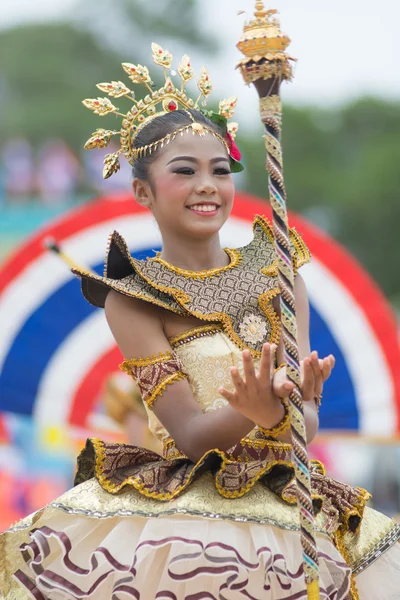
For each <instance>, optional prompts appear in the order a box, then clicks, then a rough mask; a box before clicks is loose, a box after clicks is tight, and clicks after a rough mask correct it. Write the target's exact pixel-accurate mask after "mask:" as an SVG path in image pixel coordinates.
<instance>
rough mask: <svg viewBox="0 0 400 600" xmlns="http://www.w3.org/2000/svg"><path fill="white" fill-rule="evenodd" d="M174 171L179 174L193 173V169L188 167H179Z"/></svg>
mask: <svg viewBox="0 0 400 600" xmlns="http://www.w3.org/2000/svg"><path fill="white" fill-rule="evenodd" d="M174 173H179V174H180V175H193V173H194V171H193V169H190V168H189V167H182V168H181V169H177V170H176V171H174Z"/></svg>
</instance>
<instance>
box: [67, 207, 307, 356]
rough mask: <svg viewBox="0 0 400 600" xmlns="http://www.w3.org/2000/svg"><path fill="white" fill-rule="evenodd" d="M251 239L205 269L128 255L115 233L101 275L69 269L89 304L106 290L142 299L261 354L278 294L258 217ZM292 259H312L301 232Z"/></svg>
mask: <svg viewBox="0 0 400 600" xmlns="http://www.w3.org/2000/svg"><path fill="white" fill-rule="evenodd" d="M253 231H254V238H253V240H252V241H251V242H250V244H248V245H247V246H244V247H243V248H238V249H232V248H227V249H226V253H227V255H228V257H229V259H230V262H229V264H228V265H227V266H225V267H222V268H219V269H210V270H208V271H186V270H184V269H180V268H178V267H175V266H173V265H170V264H169V263H167V262H165V261H164V260H162V259H161V258H160V257H159V256H156V257H154V258H150V259H147V260H137V259H134V258H133V257H131V255H130V253H129V250H128V248H127V245H126V243H125V241H124V240H123V238H122V237H121V236H120V235H119V234H118V233H117V232H114V233H113V234H112V236H111V239H110V246H109V251H108V255H107V260H106V266H105V277H99V276H96V275H91V274H89V273H87V272H85V271H79V270H73V272H74V273H75V274H76V275H77V276H79V277H80V278H81V279H82V291H83V294H84V296H85V297H86V298H87V300H88V301H89V302H91V303H92V304H95V305H96V306H104V301H105V297H106V295H107V293H108V291H109V290H110V289H114V290H117V291H119V292H121V293H123V294H125V295H128V296H132V297H135V298H139V299H142V300H144V301H146V302H150V303H153V304H155V305H157V306H160V307H162V308H166V309H167V310H170V311H172V312H176V313H178V314H181V315H184V316H185V315H186V316H194V317H196V318H198V319H201V320H203V321H206V322H207V323H219V324H221V325H222V327H223V329H224V331H225V333H226V334H227V335H228V336H229V338H230V339H231V340H232V342H233V343H234V344H235V345H236V346H237V347H238V348H240V349H241V350H243V349H245V348H248V349H249V350H250V351H251V352H252V354H253V356H256V357H257V356H260V352H261V348H262V345H263V343H265V342H266V341H269V342H270V343H277V342H279V339H280V333H281V324H280V319H279V316H278V314H277V312H276V311H275V310H274V307H273V305H272V300H273V298H274V297H275V296H277V295H278V294H279V288H278V284H277V264H276V255H275V250H274V238H273V232H272V228H271V225H270V224H269V222H268V221H267V220H266V219H265V218H263V217H260V216H257V217H256V218H255V220H254V224H253ZM291 240H292V244H293V263H294V266H295V269H296V270H297V269H298V268H299V267H300V266H301V265H302V264H304V263H306V262H308V261H309V260H310V253H309V251H308V249H307V247H306V246H305V244H304V242H303V241H302V239H301V237H300V236H299V234H298V233H297V232H296V231H295V230H294V229H292V230H291Z"/></svg>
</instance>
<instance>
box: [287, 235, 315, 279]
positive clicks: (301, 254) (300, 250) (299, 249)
mask: <svg viewBox="0 0 400 600" xmlns="http://www.w3.org/2000/svg"><path fill="white" fill-rule="evenodd" d="M289 235H290V239H291V242H292V243H293V246H294V247H295V250H296V253H294V254H293V266H294V269H295V272H296V273H297V271H298V270H299V268H300V267H302V266H303V265H305V264H306V263H308V262H310V260H311V252H310V250H309V249H308V248H307V246H306V244H305V243H304V241H303V238H302V237H301V235H300V234H299V233H298V231H296V229H295V228H294V227H293V228H292V229H290V230H289Z"/></svg>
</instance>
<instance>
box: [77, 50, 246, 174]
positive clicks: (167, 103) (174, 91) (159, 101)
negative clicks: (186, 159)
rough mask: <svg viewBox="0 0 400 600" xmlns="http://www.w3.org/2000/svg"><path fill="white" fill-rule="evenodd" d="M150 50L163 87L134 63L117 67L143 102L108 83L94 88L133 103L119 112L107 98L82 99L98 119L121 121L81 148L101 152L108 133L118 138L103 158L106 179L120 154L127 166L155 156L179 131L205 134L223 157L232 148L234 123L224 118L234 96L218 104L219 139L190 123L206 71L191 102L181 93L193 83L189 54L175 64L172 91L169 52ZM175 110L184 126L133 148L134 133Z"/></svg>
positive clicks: (201, 99)
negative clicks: (141, 92)
mask: <svg viewBox="0 0 400 600" xmlns="http://www.w3.org/2000/svg"><path fill="white" fill-rule="evenodd" d="M151 47H152V51H153V62H154V63H155V64H156V65H158V66H160V67H162V68H163V70H164V77H165V84H164V86H163V87H161V88H160V89H156V86H155V84H154V82H153V81H152V79H151V77H150V72H149V69H148V68H147V67H145V66H143V65H139V64H138V65H135V64H131V63H122V68H123V70H124V71H125V73H126V74H127V75H128V77H129V79H130V80H131V82H132V83H134V84H135V85H143V86H145V87H146V88H147V92H148V93H147V95H145V97H144V98H143V99H140V100H137V99H136V95H135V92H134V91H133V90H131V89H130V88H128V87H127V86H126V85H125V84H124V83H123V82H122V81H111V82H109V83H98V84H97V87H98V89H99V90H101V91H102V92H104V93H105V94H107V96H109V97H110V98H113V99H119V98H126V99H127V100H129V101H130V102H131V103H133V106H132V107H131V108H130V109H129V110H128V112H126V113H123V112H120V110H119V108H118V107H117V106H115V105H114V104H113V102H112V101H111V100H110V99H109V98H101V97H99V98H87V99H86V100H83V104H84V106H86V108H88V109H89V110H92V111H93V112H94V114H96V115H99V116H100V117H103V116H105V115H108V114H114V115H117V116H119V117H121V118H122V126H121V129H120V130H117V131H113V130H108V129H102V128H99V129H96V131H95V132H94V133H92V135H91V137H90V138H89V139H88V141H87V142H86V144H85V146H84V147H85V149H86V150H92V149H94V148H106V147H107V146H108V144H109V143H110V141H111V139H112V137H113V136H114V135H119V136H120V144H121V147H120V149H119V150H118V151H117V152H113V153H111V154H107V155H106V157H105V159H104V169H103V177H104V179H107V178H108V177H111V175H113V174H114V173H116V172H117V171H118V170H119V168H120V162H119V159H120V155H121V154H122V155H123V156H125V158H126V159H127V160H128V162H129V163H130V164H133V163H134V161H135V160H137V159H139V158H143V157H144V156H146V155H148V154H151V153H152V152H155V151H156V150H157V149H158V148H163V147H164V145H165V144H169V143H170V142H171V141H173V140H174V139H175V138H176V137H177V136H178V135H183V134H184V133H192V134H193V135H201V136H202V135H205V134H211V135H213V136H214V137H216V138H218V139H219V140H220V141H221V143H222V144H223V145H224V146H225V147H226V149H227V151H228V154H229V155H230V156H231V151H232V146H233V145H234V142H233V140H234V138H235V136H236V133H237V129H238V124H237V123H229V124H228V123H227V122H226V120H227V119H230V118H232V117H233V115H234V112H235V108H236V103H237V98H236V97H234V96H232V97H230V98H227V99H226V100H222V101H221V102H220V103H219V115H218V120H219V122H221V120H222V123H223V124H224V125H225V129H226V133H227V134H229V135H227V136H226V137H223V135H222V134H221V135H220V134H219V133H218V132H217V131H215V129H213V128H211V127H207V126H206V125H204V124H203V123H197V122H195V119H194V118H193V116H192V114H191V113H190V112H189V111H190V110H191V109H192V110H193V109H196V110H200V103H201V105H202V106H203V107H204V106H206V105H207V100H208V97H209V95H210V93H211V91H212V82H211V79H210V76H209V74H208V71H207V69H206V68H205V67H202V69H201V71H200V76H199V79H198V81H197V87H198V90H199V92H200V94H199V95H198V96H197V98H196V100H193V99H192V98H191V97H189V96H188V95H187V90H186V86H187V83H188V82H189V81H190V80H191V79H193V78H194V75H195V74H194V69H193V67H192V64H191V61H190V58H189V56H187V55H186V54H185V55H184V56H183V57H182V59H181V61H180V63H179V66H178V74H179V76H180V79H181V84H180V87H176V86H175V85H174V83H173V82H172V79H171V77H173V76H175V75H177V73H176V72H175V71H173V70H172V69H171V66H172V58H173V57H172V54H171V53H170V52H168V50H165V49H163V48H162V47H161V46H159V45H158V44H155V43H153V44H152V46H151ZM179 109H181V110H185V111H187V112H188V116H189V118H190V119H191V123H190V124H188V125H186V126H183V127H179V128H178V129H177V130H175V131H173V132H172V133H169V134H168V135H166V136H165V137H163V138H161V139H159V140H156V141H155V142H153V143H152V144H148V145H146V146H139V147H137V146H135V139H136V137H137V135H138V133H139V132H140V131H141V129H143V127H145V126H146V125H147V124H148V123H149V122H150V121H152V120H153V119H155V118H156V117H159V116H162V115H165V114H167V113H169V112H172V111H175V110H179ZM211 115H212V113H207V114H206V116H208V117H209V118H210V119H212V117H211ZM222 133H225V132H222ZM232 160H233V162H236V163H237V165H239V166H240V168H239V167H237V168H236V169H232V170H233V171H235V170H236V171H239V170H242V167H241V165H240V163H238V162H237V160H235V158H234V157H232V156H231V162H232Z"/></svg>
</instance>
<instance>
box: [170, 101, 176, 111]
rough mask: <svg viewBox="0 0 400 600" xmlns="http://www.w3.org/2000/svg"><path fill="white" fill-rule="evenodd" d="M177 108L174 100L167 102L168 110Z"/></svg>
mask: <svg viewBox="0 0 400 600" xmlns="http://www.w3.org/2000/svg"><path fill="white" fill-rule="evenodd" d="M177 108H178V107H177V105H176V102H170V103H169V104H168V110H176V109H177Z"/></svg>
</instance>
